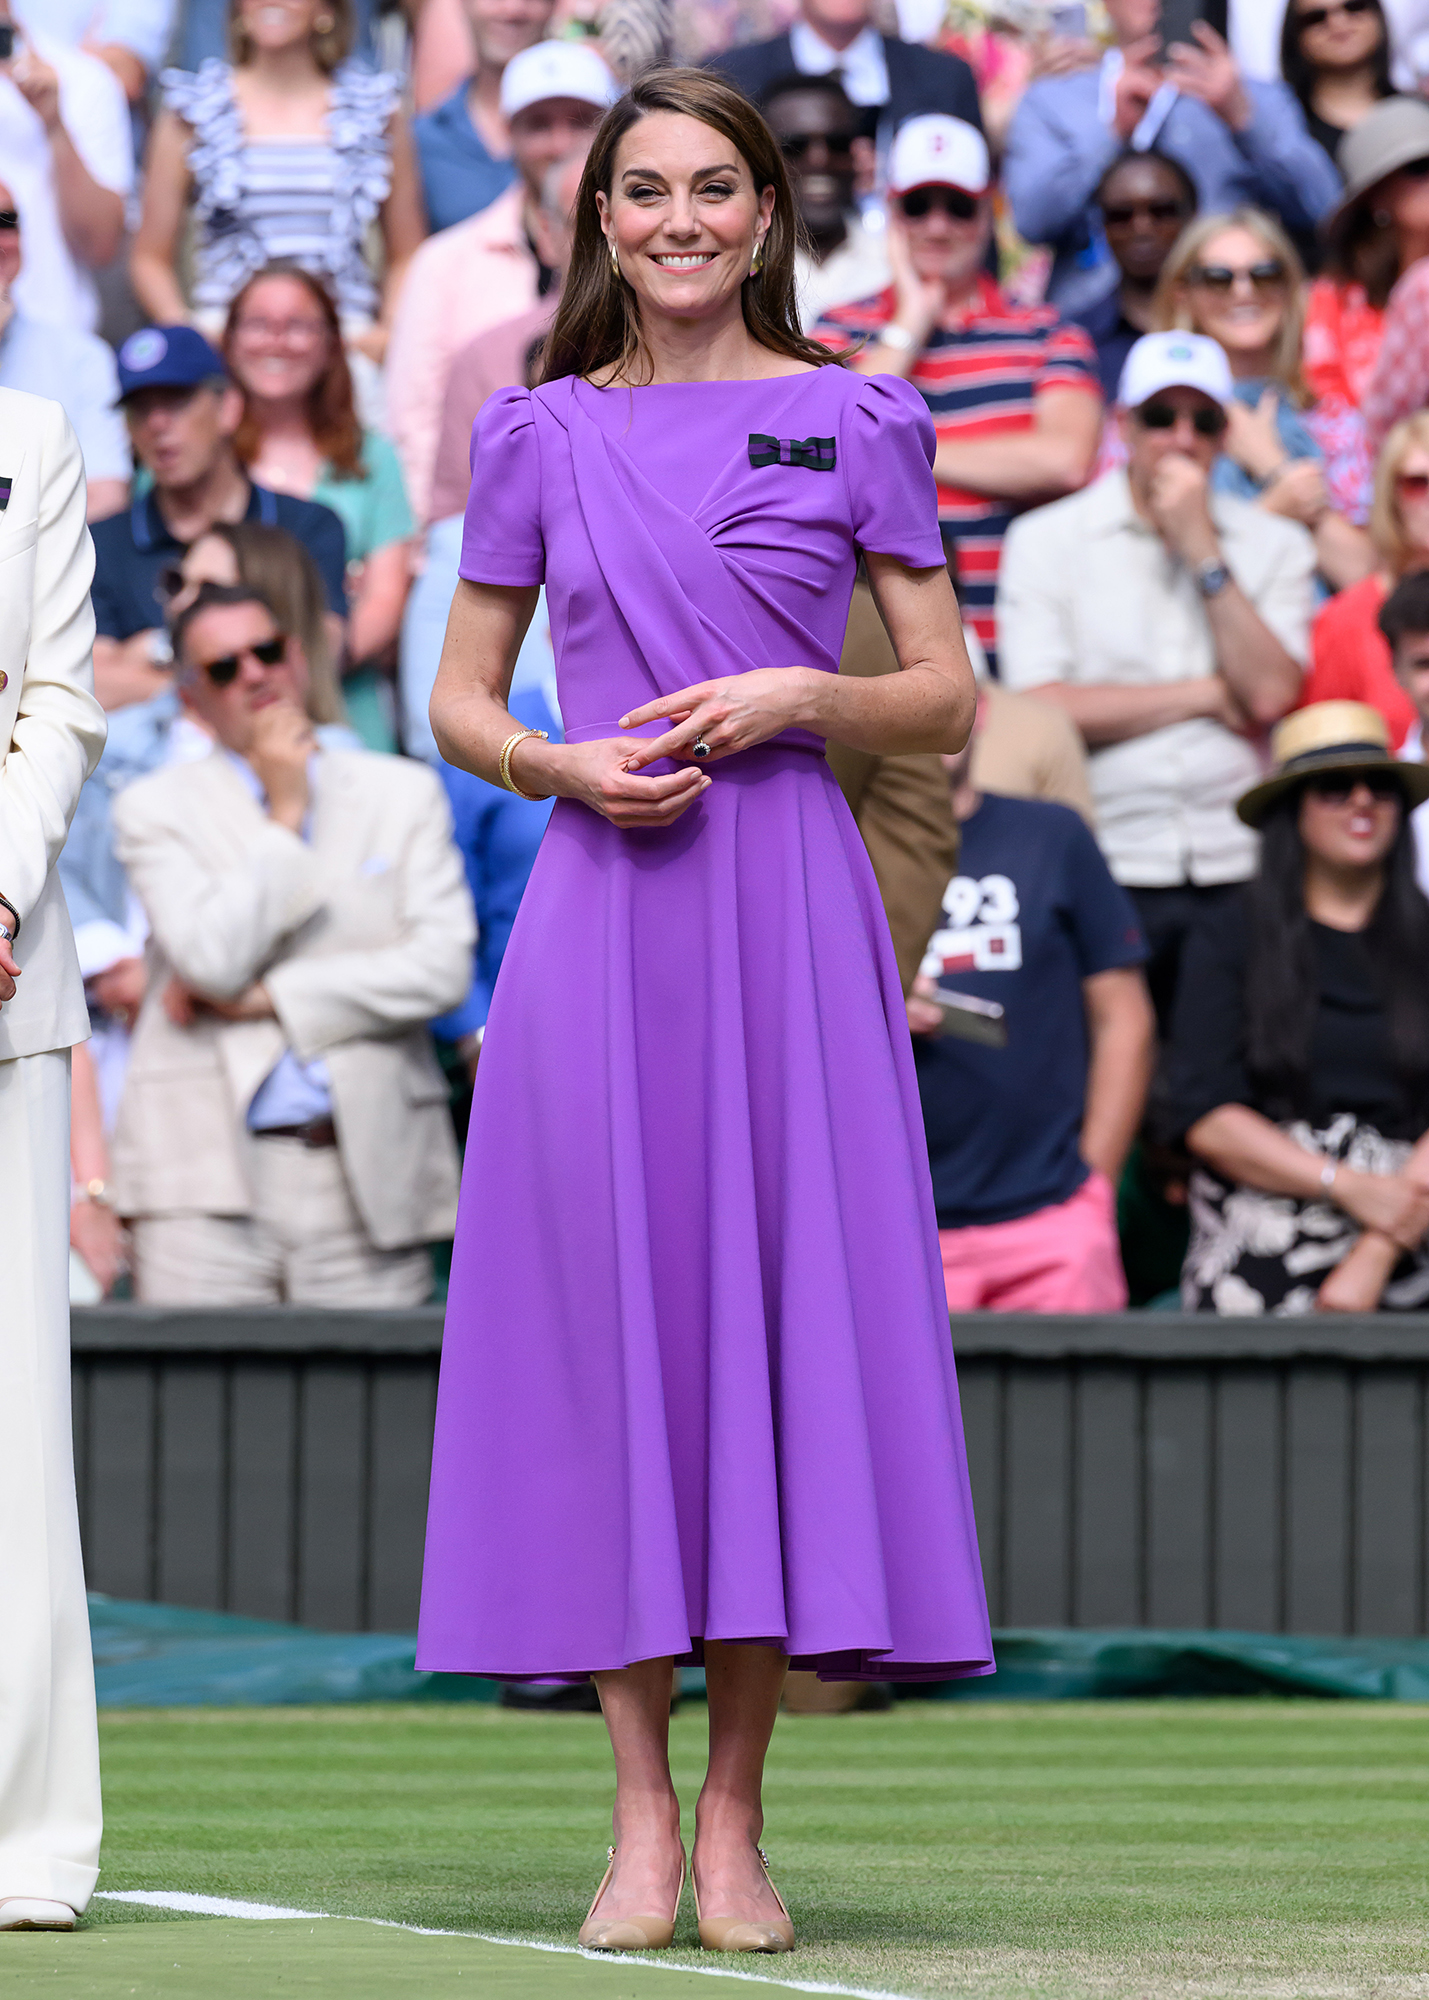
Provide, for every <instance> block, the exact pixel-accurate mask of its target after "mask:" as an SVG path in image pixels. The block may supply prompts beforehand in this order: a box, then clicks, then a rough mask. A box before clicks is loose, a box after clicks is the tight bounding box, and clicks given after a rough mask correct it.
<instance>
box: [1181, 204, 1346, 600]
mask: <svg viewBox="0 0 1429 2000" xmlns="http://www.w3.org/2000/svg"><path fill="white" fill-rule="evenodd" d="M1304 283H1305V273H1304V270H1303V268H1302V266H1301V263H1300V259H1299V258H1298V257H1297V256H1296V254H1295V247H1294V245H1293V244H1292V243H1291V241H1290V239H1289V237H1288V236H1287V235H1286V234H1285V232H1284V230H1283V229H1281V227H1280V225H1279V224H1278V223H1276V222H1272V221H1271V219H1270V217H1269V216H1268V215H1261V214H1260V213H1259V212H1258V211H1257V210H1256V209H1253V208H1242V209H1237V210H1236V211H1235V213H1234V214H1232V215H1203V216H1202V217H1201V218H1200V220H1199V221H1198V222H1194V223H1192V224H1191V226H1190V228H1189V229H1187V230H1185V231H1184V232H1183V234H1182V235H1181V237H1180V239H1179V241H1178V242H1177V244H1176V247H1175V249H1174V250H1173V251H1172V252H1171V255H1170V256H1169V257H1168V258H1167V260H1166V263H1165V266H1164V267H1163V269H1162V272H1161V283H1160V285H1159V286H1158V288H1157V293H1156V301H1155V306H1154V316H1155V319H1156V322H1157V325H1158V326H1159V327H1160V328H1162V329H1163V330H1164V329H1168V328H1171V327H1180V328H1183V329H1189V330H1191V331H1192V332H1195V333H1203V334H1207V335H1209V336H1210V338H1211V339H1212V340H1214V341H1216V342H1217V343H1218V344H1219V345H1220V347H1221V348H1223V349H1224V351H1225V356H1226V359H1227V360H1228V361H1229V362H1230V369H1231V377H1232V380H1233V382H1234V385H1235V386H1234V400H1233V401H1232V403H1231V405H1230V426H1229V428H1228V429H1227V431H1226V436H1225V446H1224V450H1223V452H1222V455H1221V457H1220V458H1219V459H1217V461H1216V465H1215V469H1214V471H1213V472H1212V474H1211V484H1212V485H1213V486H1214V487H1215V489H1216V490H1217V492H1220V493H1231V494H1234V495H1235V496H1236V497H1237V498H1238V499H1241V500H1253V501H1254V502H1255V503H1256V504H1257V505H1258V506H1260V507H1263V508H1264V509H1265V511H1266V512H1267V513H1268V514H1279V515H1281V516H1283V517H1284V519H1286V520H1287V521H1299V522H1300V523H1301V524H1302V525H1303V526H1304V527H1306V528H1308V529H1309V531H1310V533H1311V535H1312V537H1313V538H1314V542H1315V554H1316V557H1317V558H1318V562H1319V567H1320V572H1321V574H1322V575H1323V576H1324V577H1325V578H1326V580H1327V581H1328V583H1329V584H1330V586H1331V588H1332V589H1334V590H1342V589H1344V587H1345V586H1346V585H1347V584H1351V583H1358V582H1359V580H1360V578H1361V577H1362V576H1365V575H1367V574H1368V572H1369V571H1370V569H1371V568H1372V567H1373V564H1374V551H1373V547H1372V544H1371V543H1370V539H1369V537H1368V535H1366V534H1365V533H1364V531H1363V529H1361V528H1357V527H1356V526H1355V525H1354V523H1353V522H1352V521H1348V520H1346V518H1345V516H1344V514H1343V513H1340V512H1338V511H1337V510H1336V506H1335V500H1336V499H1345V498H1348V497H1350V496H1345V495H1336V496H1331V494H1330V493H1329V492H1328V490H1327V487H1326V482H1325V472H1324V458H1323V454H1322V452H1321V450H1320V446H1319V444H1318V443H1317V441H1316V438H1315V435H1314V432H1313V430H1312V429H1311V428H1310V427H1309V424H1308V423H1307V422H1306V420H1305V419H1304V418H1303V417H1302V416H1301V414H1300V411H1301V409H1302V407H1303V406H1304V404H1305V402H1306V401H1307V400H1308V399H1307V397H1306V394H1305V389H1304V385H1303V383H1302V381H1301V376H1300V331H1301V318H1300V300H1301V296H1302V293H1303V290H1304ZM1311 421H1313V419H1312V420H1311Z"/></svg>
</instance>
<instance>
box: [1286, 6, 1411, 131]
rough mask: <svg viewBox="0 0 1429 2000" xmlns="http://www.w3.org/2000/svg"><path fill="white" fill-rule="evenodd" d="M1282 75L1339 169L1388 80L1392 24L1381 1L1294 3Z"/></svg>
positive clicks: (1389, 90)
mask: <svg viewBox="0 0 1429 2000" xmlns="http://www.w3.org/2000/svg"><path fill="white" fill-rule="evenodd" d="M1280 74H1281V75H1282V76H1283V77H1284V79H1285V81H1286V83H1287V84H1289V86H1290V88H1291V90H1292V91H1294V93H1295V97H1296V99H1297V101H1298V103H1299V105H1300V109H1301V111H1302V112H1303V114H1304V117H1305V124H1306V128H1307V129H1308V131H1309V133H1310V135H1311V137H1312V138H1314V139H1318V140H1319V142H1320V144H1321V145H1322V146H1323V147H1324V149H1325V151H1326V152H1327V153H1328V154H1329V156H1330V158H1331V159H1332V160H1334V161H1335V163H1336V164H1337V165H1338V164H1339V160H1340V147H1341V146H1342V145H1343V144H1344V141H1345V138H1346V137H1347V135H1348V134H1349V133H1351V132H1353V131H1354V129H1355V128H1356V126H1357V125H1359V124H1361V123H1362V121H1363V120H1364V119H1365V118H1367V117H1368V116H1369V114H1370V112H1371V111H1373V110H1374V107H1375V105H1376V104H1378V103H1379V102H1380V100H1381V99H1382V98H1385V97H1392V96H1393V95H1394V85H1393V84H1392V83H1391V82H1390V80H1389V25H1388V23H1387V22H1386V20H1385V18H1384V9H1383V8H1382V7H1381V6H1380V0H1289V4H1288V5H1287V7H1286V9H1285V15H1284V18H1283V20H1282V22H1281V26H1280Z"/></svg>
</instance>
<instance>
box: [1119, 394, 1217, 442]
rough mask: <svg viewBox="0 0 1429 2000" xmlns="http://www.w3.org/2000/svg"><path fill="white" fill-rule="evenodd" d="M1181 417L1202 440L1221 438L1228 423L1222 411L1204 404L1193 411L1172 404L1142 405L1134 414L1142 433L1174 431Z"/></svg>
mask: <svg viewBox="0 0 1429 2000" xmlns="http://www.w3.org/2000/svg"><path fill="white" fill-rule="evenodd" d="M1182 417H1189V418H1190V419H1191V428H1192V430H1193V431H1195V433H1196V435H1197V437H1203V438H1218V437H1220V436H1222V435H1223V433H1224V431H1225V427H1226V425H1227V423H1228V422H1229V421H1230V420H1229V418H1228V417H1227V416H1226V413H1225V411H1224V410H1215V409H1211V408H1210V407H1209V406H1208V405H1206V404H1205V403H1202V404H1201V405H1200V407H1199V408H1198V409H1194V410H1178V409H1177V408H1176V405H1175V404H1174V403H1143V404H1142V406H1141V408H1140V409H1139V410H1138V411H1137V413H1136V421H1137V422H1138V423H1139V424H1140V426H1141V428H1142V429H1143V430H1144V431H1174V430H1175V428H1176V426H1177V424H1178V423H1179V422H1180V421H1181V419H1182Z"/></svg>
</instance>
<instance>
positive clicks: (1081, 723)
mask: <svg viewBox="0 0 1429 2000" xmlns="http://www.w3.org/2000/svg"><path fill="white" fill-rule="evenodd" d="M1027 692H1028V694H1029V695H1032V696H1034V697H1035V698H1036V699H1037V700H1038V701H1048V702H1053V703H1055V705H1056V706H1057V707H1058V708H1060V709H1062V710H1063V711H1064V713H1065V714H1067V715H1070V716H1071V718H1072V720H1073V722H1075V723H1076V725H1077V727H1078V729H1080V731H1081V732H1082V739H1083V741H1084V742H1085V743H1086V745H1087V748H1088V749H1089V750H1097V749H1100V748H1101V746H1102V745H1103V744H1106V743H1126V742H1128V741H1130V739H1131V738H1132V737H1135V736H1149V735H1150V734H1151V732H1152V730H1153V729H1169V728H1170V727H1171V726H1172V725H1173V724H1174V723H1177V722H1193V721H1196V720H1198V719H1201V718H1204V717H1210V718H1212V719H1213V720H1215V721H1217V722H1224V723H1225V724H1226V725H1227V727H1229V728H1236V727H1241V726H1244V717H1242V716H1240V714H1239V711H1238V710H1237V708H1236V706H1235V703H1234V702H1233V700H1232V698H1231V695H1230V690H1229V688H1228V687H1227V685H1226V683H1225V682H1224V681H1223V680H1222V679H1221V678H1220V676H1219V675H1218V674H1210V675H1207V676H1206V677H1205V678H1203V679H1200V680H1189V681H1164V682H1153V683H1152V684H1151V686H1149V687H1144V686H1141V685H1140V684H1131V683H1123V682H1121V681H1094V682H1092V683H1090V684H1089V685H1088V686H1086V687H1083V686H1081V685H1080V684H1079V683H1078V682H1075V681H1046V682H1044V683H1043V684H1042V686H1041V687H1033V688H1028V690H1027ZM1232 718H1234V719H1232Z"/></svg>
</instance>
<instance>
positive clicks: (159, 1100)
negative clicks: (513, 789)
mask: <svg viewBox="0 0 1429 2000" xmlns="http://www.w3.org/2000/svg"><path fill="white" fill-rule="evenodd" d="M174 651H175V657H176V660H177V663H178V667H179V672H180V676H181V678H180V687H181V690H182V693H183V696H184V699H185V701H186V702H187V703H188V704H189V705H190V706H191V708H192V709H193V712H194V714H195V716H196V717H197V718H198V719H199V720H200V721H201V722H202V723H204V724H205V725H206V727H207V728H208V729H209V730H210V732H211V733H212V735H213V737H214V738H215V747H214V749H213V752H212V754H211V755H209V756H208V757H205V758H201V759H200V760H199V761H198V762H197V763H191V764H178V765H170V766H168V767H166V768H165V769H163V770H160V771H156V772H155V773H153V775H152V776H150V777H147V778H141V779H139V780H138V782H137V783H135V784H133V785H131V786H130V787H129V788H128V789H127V790H126V791H125V792H124V793H122V795H121V796H120V798H119V799H118V801H117V802H116V804H115V809H114V824H115V832H116V836H117V838H116V846H117V849H118V853H119V857H120V859H121V861H122V862H123V864H124V866H125V867H126V868H127V870H128V872H129V878H130V881H131V882H132V884H133V886H134V889H135V892H136V893H137V895H138V897H139V900H140V901H141V903H142V904H143V906H144V910H145V912H146V914H147V916H148V919H149V924H150V928H151V936H150V945H149V952H150V965H149V970H150V979H149V988H148V995H147V998H146V1000H145V1002H144V1006H143V1010H142V1011H141V1013H140V1016H139V1020H138V1024H137V1026H136V1028H135V1031H134V1041H133V1048H132V1054H131V1059H130V1067H129V1074H128V1079H127V1082H126V1085H125V1092H124V1097H123V1100H122V1103H121V1105H120V1110H119V1120H118V1125H117V1128H116V1132H115V1139H114V1171H115V1184H116V1187H115V1192H116V1200H117V1202H118V1205H119V1208H120V1212H121V1213H122V1214H123V1215H125V1216H126V1217H128V1218H130V1220H131V1222H132V1225H133V1268H134V1276H135V1290H136V1293H137V1295H138V1297H139V1298H140V1299H142V1300H145V1301H146V1302H156V1303H162V1304H174V1305H204V1306H218V1305H259V1304H273V1303H277V1302H280V1301H287V1302H290V1303H292V1304H301V1305H366V1306H411V1305H417V1304H420V1303H421V1302H422V1301H423V1300H425V1298H426V1297H427V1295H428V1291H429V1289H430V1282H431V1267H430V1262H429V1259H428V1256H427V1252H426V1248H425V1246H426V1244H427V1243H429V1242H431V1241H433V1240H435V1239H437V1238H440V1237H444V1236H449V1235H450V1234H451V1231H452V1226H453V1224H454V1222H455V1219H456V1195H457V1159H456V1146H455V1141H454V1138H453V1135H452V1129H451V1123H450V1119H449V1116H448V1112H447V1088H446V1084H445V1081H444V1079H443V1077H442V1073H441V1071H440V1069H439V1068H438V1067H437V1063H436V1059H435V1057H434V1055H433V1053H432V1047H431V1041H430V1037H429V1036H428V1033H427V1029H426V1026H425V1023H426V1022H427V1021H428V1020H429V1019H430V1018H431V1016H432V1015H434V1014H440V1013H443V1012H445V1011H446V1010H447V1009H449V1008H452V1007H455V1006H456V1005H457V1004H458V1002H459V1001H461V1000H462V999H464V998H465V996H466V991H467V986H468V984H469V982H470V978H471V949H472V943H473V939H474V936H475V926H474V924H473V921H472V913H471V898H470V896H469V894H468V892H467V888H466V884H465V881H464V880H463V875H462V864H461V858H460V856H459V855H458V853H457V851H456V848H455V847H454V846H453V844H452V838H451V815H450V813H449V811H448V809H447V803H446V799H445V798H444V796H443V794H442V789H441V786H440V784H439V783H438V781H437V779H436V777H435V776H434V775H433V773H432V772H431V771H429V770H427V769H426V767H425V766H424V765H421V764H418V763H415V762H413V761H411V760H409V759H406V758H400V757H380V756H373V755H370V754H369V753H367V752H366V751H337V750H322V749H320V748H319V746H318V744H317V742H316V740H315V738H314V735H313V731H312V725H311V724H310V722H309V721H308V718H307V715H306V713H305V710H304V708H303V695H304V691H305V681H306V672H307V669H306V663H305V661H304V658H303V654H302V649H301V647H300V646H299V644H298V642H297V641H296V640H295V639H294V638H292V637H290V636H289V635H287V634H285V633H283V632H282V631H280V629H279V627H278V624H277V621H276V619H275V618H274V616H273V613H272V611H271V610H270V609H269V607H268V605H267V604H266V603H265V602H264V601H263V599H262V598H261V597H260V596H258V595H257V593H256V592H254V591H252V590H250V589H248V588H247V587H246V586H243V585H235V586H232V587H220V586H215V585H211V584H209V585H205V586H204V587H203V588H202V589H201V590H200V592H199V594H198V596H197V597H196V599H195V600H194V602H193V604H192V605H191V606H190V607H189V608H188V610H186V611H185V612H184V614H183V616H182V617H181V618H180V620H179V622H178V624H177V626H176V628H175V632H174Z"/></svg>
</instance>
